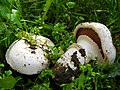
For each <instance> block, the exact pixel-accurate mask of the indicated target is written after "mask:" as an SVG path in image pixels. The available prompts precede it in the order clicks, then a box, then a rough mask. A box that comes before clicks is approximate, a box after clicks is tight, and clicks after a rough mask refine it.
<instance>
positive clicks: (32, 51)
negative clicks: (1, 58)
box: [6, 36, 54, 75]
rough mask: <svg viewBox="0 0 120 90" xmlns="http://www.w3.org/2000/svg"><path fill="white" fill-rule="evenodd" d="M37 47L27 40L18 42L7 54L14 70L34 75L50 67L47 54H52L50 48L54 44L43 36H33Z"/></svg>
mask: <svg viewBox="0 0 120 90" xmlns="http://www.w3.org/2000/svg"><path fill="white" fill-rule="evenodd" d="M33 39H35V40H36V41H37V45H32V44H31V43H29V42H27V41H26V40H16V41H15V42H13V43H12V44H11V45H10V47H9V48H8V50H7V52H6V61H7V63H8V64H9V65H10V66H11V68H12V69H14V70H16V71H17V72H19V73H21V74H26V75H33V74H37V73H39V72H41V71H42V70H44V69H45V68H47V67H48V66H49V60H48V59H47V57H46V54H47V53H51V49H50V48H49V46H54V44H53V42H52V41H51V40H49V39H48V38H46V37H43V36H33Z"/></svg>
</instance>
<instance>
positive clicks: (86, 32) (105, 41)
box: [53, 22, 116, 83]
mask: <svg viewBox="0 0 120 90" xmlns="http://www.w3.org/2000/svg"><path fill="white" fill-rule="evenodd" d="M74 36H75V38H76V40H77V42H76V43H74V44H72V45H71V46H70V47H69V48H68V50H67V51H66V52H65V53H64V54H63V55H62V56H61V57H60V58H59V59H58V61H57V63H56V65H55V66H54V67H53V72H54V74H55V78H54V80H55V81H57V82H59V83H65V82H69V81H71V80H74V78H75V77H77V76H78V75H79V74H80V70H79V64H82V65H84V64H86V63H89V62H90V60H97V61H98V63H102V62H107V63H110V64H111V63H113V62H114V60H115V57H116V49H115V47H114V45H113V43H112V38H111V33H110V31H109V30H108V28H107V27H106V26H105V25H103V24H100V23H96V22H91V23H89V22H86V23H81V24H79V25H78V26H77V27H76V28H75V30H74Z"/></svg>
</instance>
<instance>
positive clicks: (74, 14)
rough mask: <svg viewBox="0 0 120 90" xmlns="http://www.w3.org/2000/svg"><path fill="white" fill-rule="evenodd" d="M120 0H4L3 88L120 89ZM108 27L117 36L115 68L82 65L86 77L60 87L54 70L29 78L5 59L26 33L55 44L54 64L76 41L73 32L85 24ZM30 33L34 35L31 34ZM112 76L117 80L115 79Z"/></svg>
mask: <svg viewBox="0 0 120 90" xmlns="http://www.w3.org/2000/svg"><path fill="white" fill-rule="evenodd" d="M119 16H120V1H119V0H16V1H14V0H1V1H0V47H1V49H0V89H1V90H5V89H10V90H15V89H17V88H19V89H21V90H56V89H60V90H104V89H105V90H119V88H120V83H119V80H118V78H120V77H118V76H116V73H115V72H120V68H118V67H117V65H119V63H120V17H119ZM93 21H94V22H100V23H103V24H105V25H106V26H107V27H108V28H109V29H110V32H111V34H112V37H113V42H114V45H115V47H116V49H117V57H116V60H115V63H114V64H112V65H107V64H102V65H98V64H96V63H95V62H92V63H91V64H87V65H85V66H80V69H81V70H82V74H81V75H80V76H79V77H78V78H77V79H75V80H74V81H72V82H71V83H68V84H66V83H64V84H56V83H53V82H52V81H51V77H54V75H53V73H52V71H51V67H52V66H50V68H48V69H46V70H45V71H43V72H41V73H40V74H38V75H33V76H26V75H21V74H19V73H17V72H16V71H14V70H12V69H11V68H10V67H9V65H8V64H7V63H6V60H5V53H6V50H7V48H8V47H9V46H10V44H11V43H12V42H13V41H14V40H16V39H21V38H22V37H23V36H24V37H25V34H24V32H27V33H31V34H36V35H43V36H45V37H48V38H49V39H51V40H52V41H53V42H54V43H55V45H56V46H55V48H54V50H53V51H54V55H50V60H51V61H52V65H54V64H55V62H56V60H57V59H58V58H59V57H60V55H61V54H63V53H64V52H65V51H66V50H67V47H69V45H71V44H72V43H73V42H75V39H74V37H73V30H74V28H75V27H76V25H77V24H79V23H81V22H93ZM31 34H30V35H31ZM110 75H112V76H113V77H112V78H111V77H110Z"/></svg>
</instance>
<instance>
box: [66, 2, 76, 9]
mask: <svg viewBox="0 0 120 90" xmlns="http://www.w3.org/2000/svg"><path fill="white" fill-rule="evenodd" d="M75 4H76V3H75V2H67V3H66V5H67V6H68V8H74V6H75Z"/></svg>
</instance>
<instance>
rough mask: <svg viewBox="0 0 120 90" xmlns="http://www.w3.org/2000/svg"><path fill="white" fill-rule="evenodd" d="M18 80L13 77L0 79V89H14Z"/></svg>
mask: <svg viewBox="0 0 120 90" xmlns="http://www.w3.org/2000/svg"><path fill="white" fill-rule="evenodd" d="M15 83H16V79H15V78H14V77H12V76H6V77H4V78H3V79H0V87H2V88H4V89H12V88H13V87H14V86H15Z"/></svg>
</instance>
